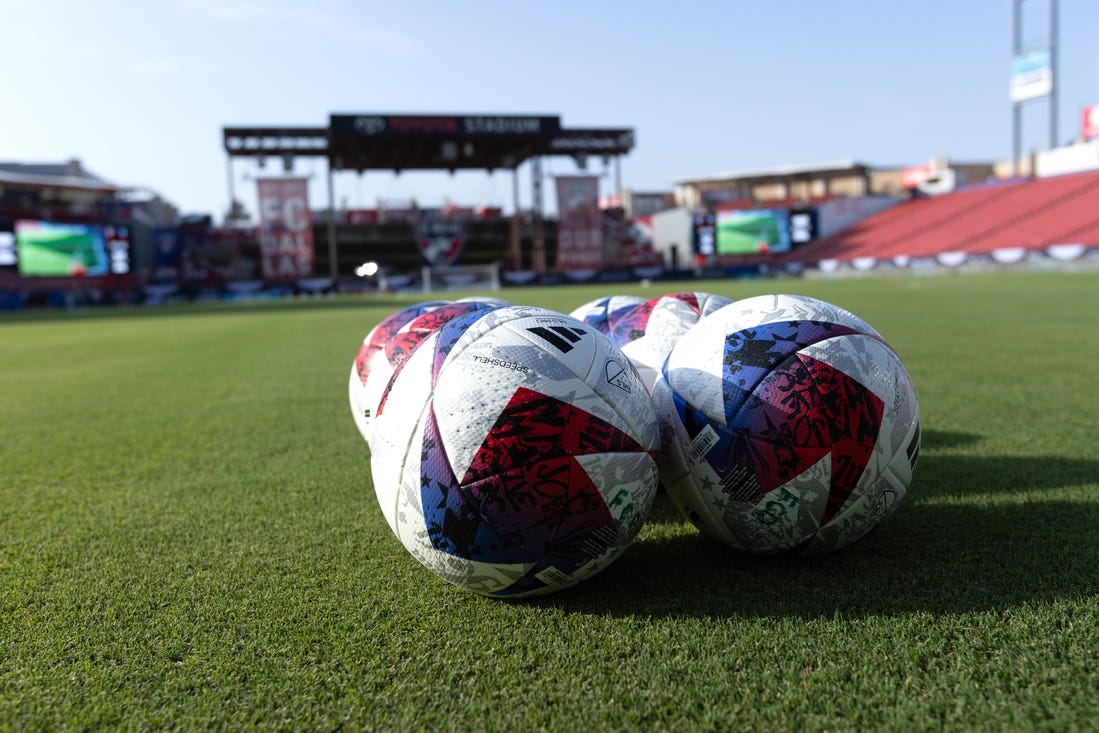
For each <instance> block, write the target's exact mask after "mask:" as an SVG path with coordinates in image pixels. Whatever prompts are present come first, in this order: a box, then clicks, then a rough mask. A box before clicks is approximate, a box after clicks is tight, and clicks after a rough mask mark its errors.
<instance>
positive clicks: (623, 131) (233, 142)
mask: <svg viewBox="0 0 1099 733" xmlns="http://www.w3.org/2000/svg"><path fill="white" fill-rule="evenodd" d="M222 134H223V140H224V144H225V151H226V153H228V154H229V156H230V157H264V156H274V157H285V156H291V157H296V156H317V157H324V158H327V159H328V162H329V165H330V170H354V171H358V172H360V173H361V172H363V171H367V170H387V171H394V172H400V171H403V170H444V171H452V172H453V171H456V170H488V171H492V170H497V169H514V168H516V167H518V166H519V165H520V164H521V163H523V162H525V161H526V160H528V159H531V158H534V157H538V156H545V155H565V156H570V157H574V158H582V157H587V156H589V155H596V156H606V157H610V156H618V155H625V154H626V153H629V152H630V150H632V149H633V145H634V131H633V129H632V128H565V127H562V126H561V118H560V117H558V116H556V115H470V114H445V115H405V114H388V113H369V114H332V115H330V117H329V124H328V126H327V127H290V126H281V127H225V128H223V130H222Z"/></svg>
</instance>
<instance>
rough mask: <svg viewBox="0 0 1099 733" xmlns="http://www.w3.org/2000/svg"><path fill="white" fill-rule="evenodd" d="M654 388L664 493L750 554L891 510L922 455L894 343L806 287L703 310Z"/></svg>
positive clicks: (841, 536)
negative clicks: (804, 293) (806, 292)
mask: <svg viewBox="0 0 1099 733" xmlns="http://www.w3.org/2000/svg"><path fill="white" fill-rule="evenodd" d="M653 400H654V402H655V405H656V410H657V414H658V416H659V419H660V423H661V433H662V449H661V453H660V471H661V479H662V482H663V484H664V486H665V488H666V489H667V491H668V494H669V496H670V497H671V498H672V500H673V501H674V502H675V504H676V505H677V506H678V507H679V509H680V511H681V512H682V513H683V514H684V515H685V516H686V517H687V518H688V519H689V520H690V521H691V522H692V523H694V524H695V525H696V526H697V527H698V528H699V529H700V530H701V531H702V532H703V533H704V534H706V535H708V536H710V537H712V538H714V539H717V540H719V541H721V542H723V543H725V544H728V545H730V546H732V547H733V548H736V549H738V550H743V551H746V552H751V553H758V554H775V553H790V554H798V555H812V554H818V553H823V552H828V551H831V550H836V549H839V548H841V547H844V546H846V545H848V544H850V543H851V542H854V541H855V540H857V539H858V538H860V537H862V536H864V535H865V534H866V533H867V532H869V531H870V530H872V529H873V528H874V527H876V526H878V525H879V524H880V523H881V522H882V521H883V520H884V519H885V518H886V517H888V516H889V515H890V514H891V513H892V512H893V511H894V509H896V508H897V505H898V504H899V503H900V501H901V500H902V499H903V498H904V495H905V493H906V491H907V489H908V486H909V484H910V482H911V480H912V474H913V471H914V469H915V465H916V459H917V456H918V454H919V448H920V410H919V404H918V402H917V399H916V392H915V390H914V388H913V385H912V381H911V379H910V378H909V376H908V373H907V371H906V370H905V368H904V365H903V363H902V362H901V360H900V358H899V357H898V356H897V354H896V352H894V351H893V349H892V348H891V347H890V346H889V344H888V343H886V341H885V339H884V338H882V336H881V335H880V334H879V333H878V332H877V331H875V330H874V329H873V328H871V327H870V326H869V325H868V324H867V323H866V322H865V321H863V320H862V319H860V318H858V317H857V316H855V315H853V314H851V313H849V312H848V311H846V310H843V309H842V308H839V307H838V306H835V305H832V304H830V303H826V302H824V301H821V300H816V299H813V298H807V297H801V296H794V295H765V296H759V297H753V298H747V299H744V300H739V301H737V302H735V303H733V304H731V305H728V306H726V307H724V308H722V309H720V310H718V311H717V312H715V313H712V314H710V315H709V316H707V317H706V318H705V319H703V320H701V321H699V323H698V324H697V325H695V326H694V327H692V328H691V329H690V330H689V331H688V332H687V333H686V334H685V335H684V336H683V337H682V338H681V339H680V340H679V342H678V343H677V344H676V345H675V347H674V348H673V349H672V351H671V353H670V354H669V356H668V359H667V361H666V363H665V365H664V370H663V379H662V380H660V381H659V382H657V384H656V388H655V391H654V393H653Z"/></svg>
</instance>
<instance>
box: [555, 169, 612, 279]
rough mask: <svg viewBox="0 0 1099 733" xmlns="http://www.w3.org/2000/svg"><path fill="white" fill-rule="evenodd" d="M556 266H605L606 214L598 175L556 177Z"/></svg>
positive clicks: (586, 268)
mask: <svg viewBox="0 0 1099 733" xmlns="http://www.w3.org/2000/svg"><path fill="white" fill-rule="evenodd" d="M556 183H557V269H558V270H591V269H598V268H600V267H602V266H603V216H602V214H601V212H600V211H599V179H598V178H597V177H595V176H558V177H557V181H556Z"/></svg>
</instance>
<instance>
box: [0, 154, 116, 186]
mask: <svg viewBox="0 0 1099 733" xmlns="http://www.w3.org/2000/svg"><path fill="white" fill-rule="evenodd" d="M0 183H5V184H9V185H12V186H26V187H29V188H54V189H58V188H61V189H69V190H78V191H91V192H97V193H114V192H116V191H118V190H119V189H120V187H119V186H117V185H115V184H113V183H110V182H108V181H105V180H103V179H102V178H100V177H98V176H96V175H93V174H91V173H89V172H88V171H86V170H84V167H83V166H82V165H81V164H80V161H79V160H70V161H68V162H65V163H10V162H0Z"/></svg>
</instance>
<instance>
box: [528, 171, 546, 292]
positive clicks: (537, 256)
mask: <svg viewBox="0 0 1099 733" xmlns="http://www.w3.org/2000/svg"><path fill="white" fill-rule="evenodd" d="M530 187H531V207H530V208H531V223H532V225H533V230H534V231H533V232H532V234H533V237H532V239H533V240H534V241H533V242H532V246H531V258H530V259H531V266H532V267H533V268H534V271H535V272H537V273H538V274H542V273H544V272H545V271H546V235H545V230H544V227H543V223H542V156H540V155H536V156H534V157H533V158H531V159H530Z"/></svg>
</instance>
